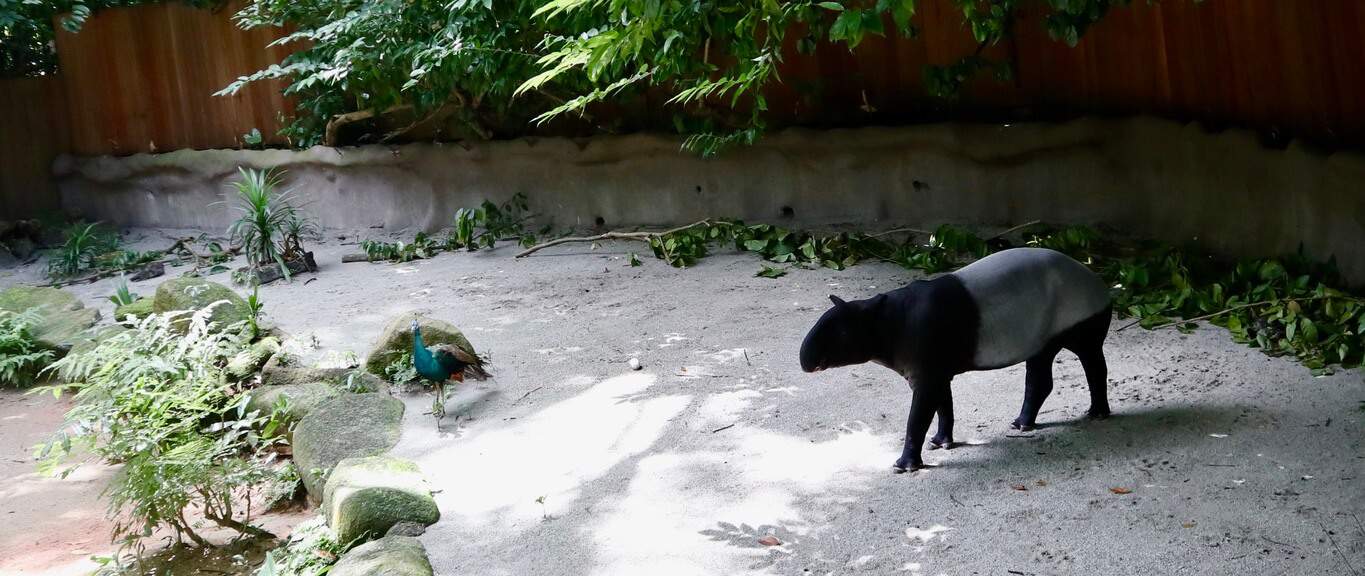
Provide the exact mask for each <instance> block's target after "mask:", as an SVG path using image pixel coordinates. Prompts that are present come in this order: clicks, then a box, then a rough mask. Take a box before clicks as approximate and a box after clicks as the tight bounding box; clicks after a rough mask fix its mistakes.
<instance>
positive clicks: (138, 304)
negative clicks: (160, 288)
mask: <svg viewBox="0 0 1365 576" xmlns="http://www.w3.org/2000/svg"><path fill="white" fill-rule="evenodd" d="M153 300H154V299H152V298H138V299H137V300H134V301H132V302H131V303H128V304H121V305H119V306H118V307H117V308H114V320H116V321H118V322H122V321H124V320H125V319H127V318H128V317H129V316H132V317H133V318H136V319H138V320H142V319H143V318H146V317H148V316H151V315H152V302H153Z"/></svg>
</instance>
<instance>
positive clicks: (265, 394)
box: [247, 382, 342, 422]
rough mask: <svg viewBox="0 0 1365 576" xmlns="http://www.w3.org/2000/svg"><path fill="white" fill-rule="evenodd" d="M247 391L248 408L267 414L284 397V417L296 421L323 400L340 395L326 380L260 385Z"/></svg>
mask: <svg viewBox="0 0 1365 576" xmlns="http://www.w3.org/2000/svg"><path fill="white" fill-rule="evenodd" d="M248 393H249V394H251V399H249V400H247V409H248V410H258V411H260V412H261V414H269V413H270V412H271V411H273V410H274V409H275V403H276V402H279V401H280V399H281V398H284V399H285V406H286V407H287V408H286V409H285V414H284V416H285V419H286V420H289V421H291V422H297V421H300V420H303V418H304V417H305V416H307V415H309V414H312V413H313V411H314V410H316V409H317V407H318V406H319V405H321V404H322V403H323V402H326V401H328V400H331V399H333V398H336V397H337V396H340V395H341V394H342V391H341V389H340V388H337V387H336V386H333V385H331V384H328V383H326V382H306V383H303V384H286V385H284V386H261V387H260V388H256V389H254V390H252V391H251V392H248Z"/></svg>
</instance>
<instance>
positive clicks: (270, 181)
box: [228, 168, 317, 277]
mask: <svg viewBox="0 0 1365 576" xmlns="http://www.w3.org/2000/svg"><path fill="white" fill-rule="evenodd" d="M237 171H238V172H239V173H240V174H241V176H242V178H241V179H240V180H238V181H236V182H233V183H232V187H233V189H235V190H236V191H237V199H238V203H237V205H236V206H234V208H236V209H237V210H238V211H239V212H241V213H242V215H241V217H239V218H238V219H237V221H236V222H233V223H232V226H230V227H228V235H229V236H231V238H232V242H234V243H236V244H238V245H240V246H241V247H242V251H243V253H245V254H246V260H247V263H248V264H250V265H251V267H252V268H260V267H262V266H268V265H270V264H278V265H279V266H280V268H281V270H282V271H283V273H284V275H285V277H288V276H289V266H288V265H287V264H286V262H287V261H290V260H294V259H296V258H300V257H302V256H303V252H304V249H303V238H305V237H309V236H311V235H313V234H315V233H316V231H317V228H316V225H315V224H313V222H312V221H311V220H310V219H309V218H308V217H307V216H305V215H304V214H303V213H301V212H300V211H299V210H298V209H297V208H295V207H294V205H293V200H294V197H293V193H292V192H290V191H285V192H277V191H276V188H278V187H279V185H280V175H279V174H278V173H276V172H274V171H273V170H254V169H247V168H238V169H237Z"/></svg>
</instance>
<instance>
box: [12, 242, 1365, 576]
mask: <svg viewBox="0 0 1365 576" xmlns="http://www.w3.org/2000/svg"><path fill="white" fill-rule="evenodd" d="M147 242H150V243H152V244H155V245H162V244H167V243H168V242H166V241H164V240H162V239H159V238H157V237H156V234H152V236H149V237H148V240H147ZM640 248H641V246H639V245H633V244H632V245H619V246H618V245H608V246H604V247H602V248H601V249H598V250H589V249H588V248H587V247H586V246H577V247H574V246H569V247H565V248H564V249H562V250H558V251H547V252H545V253H543V254H544V255H537V256H535V257H532V258H528V259H525V260H514V259H512V258H511V256H512V254H513V253H514V249H513V248H512V247H510V246H509V247H505V248H500V249H498V250H496V251H492V252H481V253H476V254H457V255H442V256H439V257H437V258H436V259H433V260H428V261H418V262H412V263H407V264H399V265H389V264H366V263H359V264H340V263H339V259H340V255H341V254H343V253H346V252H353V251H355V250H356V248H355V246H344V245H341V243H340V242H339V241H338V240H337V239H336V237H335V236H332V237H329V243H327V244H325V245H323V246H320V247H318V249H317V256H318V258H317V260H318V262H319V263H320V264H321V265H322V270H321V272H320V273H319V274H318V275H317V276H316V278H317V280H316V281H311V280H309V279H308V278H300V279H296V280H295V281H294V282H292V283H289V284H283V283H281V284H277V285H271V286H267V287H264V288H262V289H261V296H262V298H263V299H264V301H265V303H266V312H267V313H268V314H269V316H270V318H271V319H273V321H275V322H277V323H278V324H279V325H280V326H281V327H282V328H283V329H284V330H286V331H287V332H289V333H290V334H291V335H293V336H294V342H293V346H294V347H296V348H297V349H299V350H302V351H303V352H304V353H305V354H306V355H307V356H309V357H310V358H312V359H313V360H315V361H318V362H323V363H338V362H345V361H346V360H347V359H348V358H349V357H350V356H351V355H352V354H354V355H355V356H363V354H364V353H365V350H366V348H367V347H368V345H369V344H370V343H371V342H372V341H373V340H374V339H375V337H376V336H377V335H378V333H379V331H380V329H381V328H382V327H383V325H384V324H385V323H386V322H387V321H388V319H389V318H391V317H392V316H393V315H396V314H398V313H400V312H403V311H408V310H418V311H422V312H424V313H427V314H430V315H431V316H433V317H439V318H443V319H446V320H450V321H452V322H454V323H456V324H457V325H459V326H461V327H462V328H463V329H464V330H465V331H466V334H467V335H468V336H469V338H470V339H471V340H472V341H473V343H474V344H475V346H476V347H478V348H479V349H480V350H481V351H485V352H487V353H488V354H489V355H490V356H491V357H492V360H493V368H494V370H495V378H494V380H493V381H492V382H490V383H488V384H485V385H470V386H468V387H466V388H463V389H462V390H459V391H457V392H456V393H455V394H454V397H453V398H452V399H451V400H450V401H449V402H448V410H449V411H450V414H449V415H448V416H447V417H446V418H445V420H444V421H443V422H442V423H441V426H440V429H439V430H438V427H437V426H436V423H435V422H434V421H433V419H432V418H431V417H430V416H427V415H423V414H422V412H423V411H425V410H426V409H428V408H429V406H430V400H431V399H430V397H429V396H421V395H418V396H408V397H405V398H404V400H405V402H406V403H407V406H408V408H409V412H408V415H407V417H406V419H405V431H404V435H403V438H402V440H401V442H400V443H399V446H398V447H397V449H396V452H397V453H399V454H400V455H403V456H407V457H411V458H413V459H415V460H417V461H418V462H419V463H420V464H421V466H422V467H423V469H424V470H425V471H426V473H427V476H428V477H429V478H430V479H431V480H432V483H433V485H434V486H433V488H434V489H435V490H437V491H438V494H437V501H438V502H439V504H440V506H441V513H442V519H441V522H440V523H438V524H436V525H435V526H433V527H432V528H431V529H430V530H429V531H428V532H427V534H426V535H425V536H424V537H423V541H424V542H425V543H426V546H427V548H428V551H429V553H430V554H431V557H432V562H433V564H434V566H435V568H436V571H437V573H438V574H449V575H454V574H480V575H502V574H506V575H520V574H566V575H567V574H573V575H578V574H583V575H597V574H641V573H645V574H688V575H692V574H717V575H722V574H724V575H731V574H848V573H867V574H907V575H921V574H923V575H934V574H951V575H957V574H981V575H986V574H992V575H994V574H999V575H1002V576H1004V575H1009V574H1016V575H1017V574H1039V575H1042V574H1200V575H1214V574H1248V573H1254V574H1270V575H1276V574H1343V575H1355V574H1359V573H1361V572H1363V571H1365V524H1362V520H1363V519H1365V449H1363V447H1362V440H1363V439H1365V411H1362V407H1363V406H1365V383H1363V382H1362V373H1361V372H1360V371H1339V372H1337V373H1336V374H1334V375H1331V376H1327V377H1321V378H1314V377H1312V376H1311V375H1310V374H1309V372H1308V370H1306V369H1304V368H1303V367H1301V366H1298V365H1296V364H1294V363H1293V362H1291V361H1289V360H1286V359H1277V358H1268V357H1266V356H1264V355H1262V354H1260V353H1259V352H1257V351H1256V350H1253V349H1249V348H1245V347H1242V346H1239V345H1237V344H1235V343H1234V342H1232V341H1231V339H1229V338H1228V336H1227V334H1226V333H1225V332H1223V331H1221V330H1219V329H1216V328H1206V329H1200V330H1198V331H1196V332H1195V333H1193V334H1189V335H1181V334H1179V333H1176V332H1174V331H1159V332H1149V331H1144V330H1141V329H1131V330H1126V331H1123V332H1118V333H1114V334H1111V337H1110V340H1109V344H1108V347H1107V351H1108V352H1107V354H1108V359H1109V365H1110V387H1111V392H1110V403H1111V405H1112V406H1113V408H1114V411H1115V417H1114V418H1112V419H1110V420H1107V421H1101V422H1088V421H1084V420H1082V419H1081V416H1082V415H1083V413H1084V409H1085V407H1086V404H1087V396H1086V392H1085V385H1084V378H1083V375H1082V372H1081V370H1080V367H1079V365H1078V363H1077V362H1076V360H1075V358H1074V357H1073V356H1070V355H1069V354H1067V353H1063V354H1062V355H1061V356H1060V357H1059V358H1058V361H1057V364H1056V366H1055V374H1056V380H1057V382H1056V391H1055V392H1054V393H1053V396H1052V397H1051V399H1050V400H1049V402H1048V404H1047V405H1046V406H1045V407H1044V412H1043V414H1042V415H1041V417H1040V418H1039V421H1040V422H1041V423H1043V424H1044V427H1042V428H1041V429H1040V430H1038V431H1037V432H1034V433H1028V434H1020V433H1017V432H1014V431H1011V430H1009V429H1008V427H1007V423H1008V422H1009V421H1010V419H1011V418H1013V416H1015V415H1016V414H1017V411H1018V409H1019V403H1020V401H1021V400H1022V395H1023V368H1022V366H1020V367H1014V368H1009V369H1004V370H998V371H993V372H981V373H972V374H967V375H963V376H960V377H958V378H957V379H956V380H955V381H954V398H955V400H956V406H957V416H958V424H957V430H958V432H957V435H958V439H959V440H966V441H968V442H969V443H970V445H968V446H964V447H961V448H957V449H954V450H952V451H948V452H937V451H936V452H926V460H928V461H929V462H930V463H933V464H937V465H938V467H936V468H932V469H929V470H925V471H921V472H917V473H912V474H905V475H894V474H892V473H891V472H890V465H891V463H892V462H893V461H894V460H895V459H896V457H897V456H898V455H899V451H900V444H899V442H900V438H901V437H902V434H903V429H904V423H905V416H906V411H907V409H908V406H909V401H910V393H909V390H908V389H907V387H906V385H905V384H904V382H902V381H898V379H897V377H896V376H895V375H894V374H892V373H891V372H890V371H888V370H886V369H884V368H880V367H876V366H872V365H867V366H861V367H854V368H847V369H839V370H831V371H826V372H822V373H819V374H815V375H811V374H804V373H802V372H801V371H800V369H799V367H798V366H797V362H796V353H797V349H798V347H799V345H800V341H801V338H802V336H803V335H804V334H805V331H806V330H807V329H808V328H809V326H810V325H811V324H812V323H813V322H814V321H815V319H816V318H817V317H818V316H819V314H821V313H822V312H823V311H824V310H825V308H826V307H827V302H828V301H827V300H826V295H827V294H830V293H835V294H838V295H841V296H843V297H845V298H857V297H865V296H868V295H872V294H874V293H877V292H880V291H884V290H887V289H891V288H894V287H897V286H899V285H901V284H903V283H905V282H908V281H909V280H911V279H912V278H913V277H912V276H910V275H909V274H908V273H907V272H905V271H903V270H901V269H899V268H896V267H893V266H888V265H880V264H866V265H861V266H858V267H855V268H853V269H852V270H849V271H844V272H835V271H830V270H823V269H821V270H810V271H807V270H792V271H791V273H790V274H789V275H787V276H786V277H784V278H780V279H776V280H769V279H763V278H755V277H753V274H754V272H756V271H758V269H759V267H760V264H759V261H758V260H756V259H755V258H753V257H752V256H749V255H741V254H728V253H723V254H717V255H714V256H712V257H709V258H707V259H705V260H704V261H703V262H702V263H701V264H700V265H699V266H697V267H696V268H693V269H688V270H676V269H672V268H670V267H668V266H666V265H664V264H662V263H661V262H658V261H656V260H653V259H651V258H646V259H645V264H644V266H641V267H635V268H632V267H629V266H628V265H627V263H626V259H625V257H624V255H625V254H627V253H628V251H629V250H639V249H640ZM36 273H37V272H36V271H35V270H32V269H26V270H20V271H19V272H17V273H16V272H9V273H7V274H6V273H0V285H3V284H8V283H12V282H14V281H16V280H20V279H29V280H31V279H32V278H33V277H34V275H36ZM172 273H175V271H172ZM225 276H226V275H220V276H219V277H217V278H215V279H217V280H219V281H223V282H226V278H225ZM158 281H159V280H152V281H148V282H144V283H139V284H136V285H134V291H136V292H141V293H142V294H144V295H150V294H151V293H152V292H153V286H154V285H155V284H156V283H157V282H158ZM72 290H73V291H74V292H76V293H78V294H81V295H82V296H83V297H85V299H86V301H87V302H89V303H91V304H93V305H99V306H101V308H102V309H103V312H104V313H105V315H106V316H107V315H108V313H109V312H110V310H111V305H109V304H108V303H107V302H101V300H102V298H103V297H104V296H105V295H107V294H109V293H110V292H111V291H112V288H111V283H110V282H109V281H104V282H100V283H96V284H93V285H85V286H78V287H74V288H73V289H72ZM1121 324H1123V323H1116V324H1115V325H1116V326H1118V325H1121ZM631 357H638V358H639V359H640V360H641V362H642V364H643V369H642V370H640V371H631V370H630V368H629V367H628V366H627V360H628V359H629V358H631ZM0 422H5V425H6V426H9V423H8V421H0ZM23 426H24V432H23V433H24V434H28V433H30V429H29V427H30V426H31V427H45V426H48V424H47V421H46V420H43V419H34V420H32V421H31V423H30V422H24V423H23ZM9 430H10V428H8V427H7V428H6V434H5V436H6V447H7V448H6V454H8V453H9V449H8V446H9V441H8V436H9V435H10V434H11V433H10V431H9ZM33 434H35V435H37V436H42V434H40V433H38V432H33ZM6 465H7V466H8V464H6ZM5 471H6V476H9V474H10V469H9V468H6V469H5ZM91 486H93V484H92V485H91ZM7 489H9V487H8V486H0V495H3V498H0V510H3V511H4V512H8V510H10V509H12V508H14V507H15V506H16V498H19V497H20V496H21V495H19V494H11V493H10V492H7V491H2V490H7ZM88 489H89V487H86V488H80V487H78V488H75V489H73V490H74V491H75V492H80V493H81V495H80V496H73V497H72V502H78V503H79V504H80V505H75V506H66V507H65V509H67V510H68V511H75V510H80V511H82V512H81V513H85V511H88V512H89V513H90V514H93V515H94V516H96V517H97V516H98V515H99V514H100V513H101V512H102V509H103V507H102V506H101V505H98V504H94V499H93V496H92V495H90V494H89V493H88ZM1115 489H1121V490H1118V491H1119V492H1123V491H1130V492H1129V493H1123V494H1116V493H1115ZM538 500H539V502H538ZM27 517H28V518H29V521H34V522H37V521H40V520H42V521H48V522H51V521H52V519H51V518H47V519H40V518H34V517H32V516H31V515H30V516H27ZM62 522H63V524H66V521H65V520H63V521H62ZM72 522H79V520H75V519H73V520H72ZM5 524H6V528H5V530H6V535H5V536H4V537H3V538H0V542H9V541H10V540H11V538H12V537H11V536H10V535H9V531H10V530H12V529H15V528H16V526H15V523H14V522H11V521H6V522H5ZM769 535H772V536H774V537H776V538H777V539H778V540H779V541H780V542H781V544H780V545H778V546H764V545H763V544H761V543H760V542H759V540H760V539H762V538H764V537H765V536H769ZM4 571H5V570H4V569H3V568H0V572H4Z"/></svg>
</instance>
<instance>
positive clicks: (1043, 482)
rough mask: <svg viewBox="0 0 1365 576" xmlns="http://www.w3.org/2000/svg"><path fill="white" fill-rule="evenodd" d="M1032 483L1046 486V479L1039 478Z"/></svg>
mask: <svg viewBox="0 0 1365 576" xmlns="http://www.w3.org/2000/svg"><path fill="white" fill-rule="evenodd" d="M1034 484H1037V485H1039V486H1047V480H1039V481H1037V482H1034Z"/></svg>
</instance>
